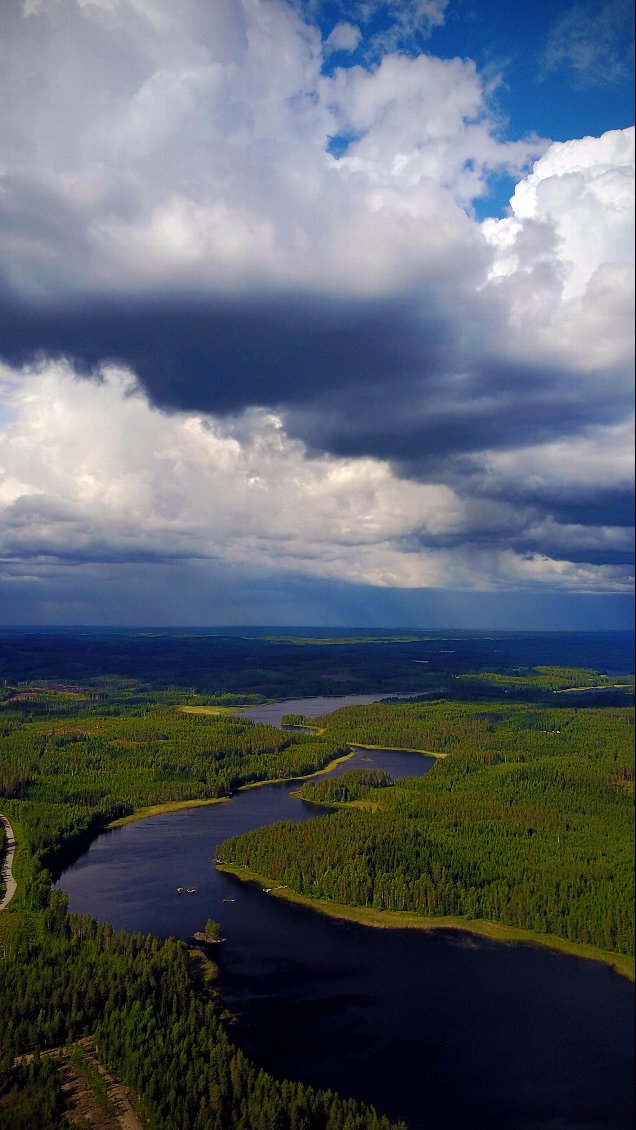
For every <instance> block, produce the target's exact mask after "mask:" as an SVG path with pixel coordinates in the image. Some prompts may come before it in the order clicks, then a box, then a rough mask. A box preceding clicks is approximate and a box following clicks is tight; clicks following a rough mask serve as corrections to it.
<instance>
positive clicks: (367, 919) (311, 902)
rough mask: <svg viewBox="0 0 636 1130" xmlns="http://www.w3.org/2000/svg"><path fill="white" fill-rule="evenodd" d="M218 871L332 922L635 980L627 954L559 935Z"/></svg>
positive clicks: (221, 866)
mask: <svg viewBox="0 0 636 1130" xmlns="http://www.w3.org/2000/svg"><path fill="white" fill-rule="evenodd" d="M216 868H217V870H218V871H222V872H225V873H226V874H228V875H234V876H236V878H237V879H241V880H242V881H245V882H248V883H256V884H257V885H258V886H259V887H261V889H263V890H267V893H268V895H269V896H270V897H274V898H280V899H284V900H285V901H286V902H292V903H297V904H299V905H301V906H306V907H308V908H309V909H311V910H315V911H317V912H318V913H319V914H324V915H326V916H327V917H328V918H339V919H342V920H344V921H346V922H355V923H357V924H358V925H361V926H373V927H375V928H379V929H384V930H387V929H388V930H395V929H401V930H405V929H406V930H422V931H430V930H460V931H462V932H463V933H467V934H476V935H479V936H481V937H484V938H489V939H490V940H491V941H494V942H500V943H504V944H516V945H530V946H542V947H544V948H546V949H551V950H557V951H558V952H560V953H563V954H567V955H568V956H569V957H579V958H583V959H585V960H588V961H597V962H601V963H602V964H603V965H608V966H609V967H610V968H611V969H613V970H614V971H615V972H616V973H618V974H620V975H621V976H622V977H626V978H627V979H628V980H629V981H634V980H635V970H634V958H633V957H630V956H628V955H627V954H620V953H612V952H611V951H610V950H601V949H597V947H596V946H590V945H585V944H584V943H582V942H572V941H569V939H567V938H560V937H558V935H556V934H541V933H539V932H538V931H535V930H524V929H522V928H521V927H519V926H506V925H505V924H503V923H499V922H490V921H486V920H485V919H482V918H459V917H451V916H447V917H430V918H424V917H423V916H422V915H419V914H414V913H412V912H411V911H407V910H377V909H375V908H374V907H366V906H346V905H344V904H343V903H335V902H330V901H329V900H328V899H314V898H309V897H308V896H307V895H300V894H298V893H297V892H296V891H293V890H291V889H290V888H289V887H287V886H281V885H280V884H279V881H278V879H272V878H270V877H268V876H266V875H259V874H258V872H256V871H251V870H250V868H249V867H243V866H242V865H240V864H233V863H217V864H216Z"/></svg>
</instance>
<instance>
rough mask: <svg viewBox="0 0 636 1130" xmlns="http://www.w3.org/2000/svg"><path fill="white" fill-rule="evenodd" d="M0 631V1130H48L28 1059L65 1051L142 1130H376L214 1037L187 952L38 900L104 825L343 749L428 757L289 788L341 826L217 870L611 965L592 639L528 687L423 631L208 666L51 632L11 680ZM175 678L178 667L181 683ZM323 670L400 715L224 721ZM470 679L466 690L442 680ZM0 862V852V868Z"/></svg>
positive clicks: (203, 988) (610, 771)
mask: <svg viewBox="0 0 636 1130" xmlns="http://www.w3.org/2000/svg"><path fill="white" fill-rule="evenodd" d="M10 635H11V634H10V633H7V634H6V635H5V638H4V641H3V644H2V647H0V658H1V660H2V663H3V668H2V670H3V678H4V686H3V687H2V689H1V690H0V812H2V813H3V814H4V815H5V816H6V817H8V819H9V820H10V821H11V824H12V827H13V830H14V833H15V836H16V840H17V845H18V850H17V854H16V857H15V862H14V875H15V878H16V879H17V883H18V890H17V894H16V896H15V898H14V899H13V901H12V902H11V904H10V906H9V907H7V908H6V909H5V910H2V911H0V955H2V958H3V960H2V962H1V963H0V1002H1V1003H0V1125H2V1126H3V1127H6V1128H7V1130H31V1128H32V1127H35V1126H37V1127H38V1130H59V1128H61V1127H63V1126H67V1125H68V1124H67V1122H66V1120H65V1116H64V1100H63V1095H62V1091H61V1083H62V1080H61V1075H60V1070H59V1069H58V1067H57V1066H56V1064H55V1062H54V1061H53V1060H52V1059H51V1058H49V1056H48V1055H47V1054H46V1053H47V1049H51V1048H56V1047H58V1046H60V1045H67V1044H70V1043H72V1042H73V1041H76V1040H78V1039H80V1038H83V1037H87V1036H90V1037H92V1038H93V1040H94V1042H95V1049H96V1053H97V1054H98V1056H99V1059H100V1062H102V1063H103V1064H104V1066H105V1067H107V1068H108V1070H109V1071H111V1072H112V1073H113V1074H114V1075H115V1076H116V1077H117V1078H119V1079H121V1080H122V1081H123V1082H124V1083H125V1084H126V1085H128V1086H129V1087H131V1088H132V1090H133V1092H134V1094H135V1095H136V1096H137V1100H138V1104H139V1111H140V1116H141V1117H142V1118H143V1120H144V1124H145V1125H148V1126H150V1127H151V1128H152V1127H154V1128H156V1130H164V1128H165V1130H199V1128H200V1130H229V1128H234V1127H236V1128H238V1130H270V1127H274V1128H280V1130H323V1128H324V1130H336V1128H338V1130H390V1123H389V1121H388V1120H387V1119H386V1118H384V1117H383V1116H382V1115H381V1114H376V1112H375V1111H373V1110H371V1109H370V1108H369V1107H366V1106H364V1104H362V1103H359V1102H356V1101H354V1100H349V1099H347V1100H345V1099H341V1098H339V1097H338V1096H337V1095H335V1094H333V1093H331V1092H329V1091H316V1090H312V1089H311V1088H309V1087H305V1086H303V1085H301V1084H299V1083H294V1082H289V1081H288V1082H281V1081H279V1080H276V1079H274V1078H272V1077H271V1076H270V1075H269V1074H268V1073H267V1072H265V1071H263V1070H262V1069H260V1068H259V1066H258V1065H257V1064H254V1063H253V1062H252V1061H251V1060H250V1059H249V1057H247V1056H246V1055H245V1054H244V1053H243V1052H242V1051H241V1049H240V1048H239V1047H238V1046H237V1045H236V1044H235V1042H234V1041H233V1039H232V1037H231V1036H230V1035H229V1034H228V1029H227V1025H226V1022H225V1020H224V1009H223V1005H222V1002H221V1001H220V999H219V997H218V996H217V994H216V992H215V990H214V970H213V966H212V964H211V962H210V961H209V958H203V957H202V955H201V952H200V951H195V950H193V949H191V948H190V947H189V946H188V945H186V944H185V943H183V942H180V941H177V940H175V939H168V940H166V941H162V940H159V939H157V938H153V937H150V936H146V935H141V934H125V933H123V932H119V933H116V932H115V931H113V929H112V928H111V927H110V926H109V925H108V924H107V923H97V922H95V921H93V920H92V919H90V918H87V917H85V916H80V915H75V914H71V913H69V911H68V906H67V902H66V898H65V896H64V895H63V894H62V892H60V891H59V890H57V889H52V886H51V881H52V877H53V876H55V875H57V874H58V873H59V871H60V870H61V869H62V868H63V867H64V866H65V865H66V864H67V863H68V862H69V861H70V860H71V859H72V858H73V857H74V855H75V854H77V852H78V851H79V850H80V849H81V848H82V847H83V846H85V845H86V843H87V842H88V840H90V839H91V838H92V837H94V836H95V835H97V834H98V833H99V832H100V831H101V830H102V829H103V828H104V827H106V826H107V824H108V823H109V822H110V821H112V820H114V819H118V818H124V817H128V816H131V815H133V814H134V813H136V812H139V810H143V809H145V808H146V807H148V806H154V805H162V804H163V805H168V804H183V803H187V802H196V803H213V802H215V801H218V800H222V799H224V798H226V797H228V796H229V795H230V794H231V793H232V792H233V791H234V790H235V789H236V788H238V787H241V786H244V785H249V784H252V783H255V782H258V781H262V780H270V779H283V778H284V779H290V778H292V779H293V778H305V777H308V776H309V775H310V774H311V773H312V772H315V771H316V770H319V769H320V768H322V767H323V766H325V765H327V764H328V763H329V762H331V761H332V760H333V759H335V758H337V757H339V756H340V755H341V754H342V753H343V751H345V750H346V749H347V748H348V746H349V744H350V743H359V744H363V745H387V746H392V747H400V748H410V749H417V750H429V751H431V752H434V753H435V754H436V755H437V756H438V758H439V760H438V761H437V763H436V765H435V768H434V770H433V771H431V772H430V773H428V774H427V775H426V777H424V778H421V779H409V780H402V781H399V782H397V783H394V782H393V781H392V779H391V778H390V777H389V775H388V774H385V773H379V772H377V771H375V770H372V769H368V770H357V771H352V772H345V773H344V774H343V775H342V776H340V777H339V778H337V779H333V780H330V779H329V778H321V777H317V778H315V779H314V780H307V781H306V782H305V783H301V784H300V795H301V796H302V797H303V798H304V799H307V800H311V801H312V803H315V804H323V805H327V806H334V807H336V806H341V807H337V810H336V811H333V812H332V813H331V814H329V815H327V816H325V817H324V818H323V819H321V820H314V821H308V822H306V823H303V824H298V825H287V824H281V825H272V826H269V827H267V828H263V829H259V830H257V831H255V832H253V833H249V834H248V835H247V836H244V837H241V838H240V839H238V840H233V841H226V843H225V845H223V848H222V849H221V850H222V855H223V858H224V860H229V861H235V862H237V863H242V864H246V865H247V866H249V867H250V868H252V869H253V870H254V871H256V872H259V873H262V874H264V875H267V876H271V877H272V878H277V879H279V880H280V881H281V882H283V883H286V884H288V885H289V886H290V887H292V888H293V889H295V890H297V891H298V892H299V893H302V894H305V895H308V896H310V897H321V898H327V899H330V900H333V901H335V902H338V903H343V904H349V905H362V906H371V907H374V908H376V909H377V910H378V911H382V910H383V909H387V910H388V909H397V910H411V911H415V912H417V913H418V914H421V915H422V916H423V917H426V916H433V917H434V916H435V915H448V914H453V915H461V916H465V917H469V918H479V917H486V918H489V919H492V920H501V921H506V922H509V923H512V924H517V925H522V926H528V927H530V928H532V929H534V930H536V931H539V932H550V933H556V934H559V935H561V936H563V937H565V938H569V939H574V940H584V941H588V942H590V943H592V944H593V945H595V946H598V947H600V948H602V949H609V950H613V951H615V952H618V953H631V952H633V896H632V886H631V884H632V879H633V848H632V845H633V811H632V802H633V781H634V768H633V710H632V709H631V707H630V706H629V705H626V704H628V703H629V702H630V698H629V694H628V692H627V688H624V689H621V688H620V687H619V688H618V689H616V688H614V687H613V689H612V691H611V694H610V696H608V697H606V696H605V691H602V692H598V691H596V690H595V689H594V688H596V687H598V686H599V680H600V678H601V676H602V675H603V674H604V673H605V672H604V671H603V670H602V669H601V670H600V673H599V670H598V669H594V668H593V666H592V659H591V658H590V657H591V656H593V657H596V658H598V656H599V655H600V656H601V657H602V656H603V655H604V653H605V652H604V649H605V647H606V645H605V643H604V642H603V640H596V641H594V646H593V648H592V650H591V651H590V649H589V648H588V650H587V651H586V649H585V648H584V647H582V646H581V641H580V639H578V638H577V639H575V640H570V641H566V642H565V643H564V642H563V640H561V642H560V643H559V641H558V640H557V639H556V638H555V639H548V640H544V641H543V642H544V643H545V653H546V655H547V658H548V659H553V658H554V659H555V660H556V662H555V664H554V666H551V665H550V664H548V663H546V664H541V667H540V668H539V667H537V666H535V665H534V664H533V663H532V662H531V660H532V659H535V658H538V659H540V658H541V655H540V653H539V652H540V649H539V647H538V643H537V641H536V640H531V641H530V644H528V645H527V646H526V644H524V643H523V641H520V640H519V639H517V638H514V639H512V638H511V639H509V640H507V641H506V640H503V639H500V638H495V639H494V643H495V644H496V645H497V646H496V647H494V646H492V644H493V640H490V641H489V640H483V639H481V638H479V639H466V640H463V641H459V642H458V641H457V640H453V641H452V642H451V641H449V639H448V638H441V639H440V638H435V637H433V636H428V637H425V636H424V635H422V634H421V635H420V636H418V637H417V638H416V639H415V640H412V639H410V638H402V637H400V638H398V637H395V636H390V637H385V638H380V639H373V640H368V639H363V638H362V637H360V638H353V639H351V638H349V637H346V638H340V637H337V636H334V637H333V638H329V639H327V640H323V641H316V640H315V639H313V638H312V637H311V636H309V635H305V636H302V637H300V636H299V637H297V638H292V637H281V638H278V637H276V639H275V640H274V641H271V640H267V639H265V638H264V637H263V636H261V637H258V638H257V639H256V640H251V639H250V640H247V641H246V640H245V639H243V638H238V637H231V636H228V637H227V638H226V637H223V640H224V641H225V642H223V643H222V644H221V645H219V644H218V637H217V636H216V635H205V636H204V637H202V636H197V635H196V634H194V635H192V636H190V635H186V637H185V640H182V639H181V638H180V637H179V636H176V635H175V636H174V637H171V638H170V639H169V640H168V642H167V643H166V642H165V640H164V639H163V637H161V636H157V635H155V634H150V635H148V636H147V637H144V636H142V635H141V634H132V635H131V634H126V633H117V632H113V633H101V634H99V633H97V634H96V635H94V634H91V633H90V632H89V633H87V634H77V635H75V636H72V637H69V638H67V640H66V650H65V651H64V634H63V633H61V634H55V633H53V634H51V635H50V636H47V634H46V633H43V634H42V636H38V635H37V634H34V635H33V636H30V635H29V634H23V635H21V636H19V638H18V637H17V638H16V646H15V649H14V651H13V655H14V660H15V664H14V667H13V668H12V667H11V663H10V658H11V654H12V652H11V648H10V642H11V641H10V638H9V637H10ZM133 636H134V638H133ZM131 640H133V642H132V645H131ZM526 643H527V641H526ZM226 644H227V646H226ZM40 645H42V646H41V647H40ZM129 645H130V646H129ZM463 647H465V649H466V652H467V653H468V657H466V656H465V655H460V654H458V652H459V650H460V649H461V648H463ZM524 647H525V651H524ZM217 648H219V650H220V652H221V655H222V656H223V657H224V659H225V660H227V668H226V669H224V673H223V675H220V674H219V672H220V671H221V667H220V666H215V663H216V659H215V656H214V654H213V653H214V652H215V651H216V649H217ZM449 648H450V649H451V654H450V655H448V654H446V653H447V652H448V650H449ZM594 648H596V652H594ZM127 649H128V650H127ZM278 649H280V651H279V650H278ZM502 651H503V652H504V654H503V656H502V654H501V653H502ZM318 652H320V655H321V656H322V659H321V661H320V662H319V660H318V658H317V653H318ZM476 652H477V653H478V654H479V657H480V659H479V662H478V663H476V664H473V667H472V670H471V654H472V657H473V658H474V656H475V653H476ZM495 655H496V656H498V660H497V662H496V663H495V662H493V659H494V657H495ZM61 656H62V657H64V658H63V661H61V658H60V657H61ZM188 656H189V658H188ZM422 656H428V658H422ZM118 657H119V658H118ZM279 657H281V658H280V664H279ZM396 657H397V658H396ZM195 659H199V660H203V663H202V666H201V668H200V669H199V671H198V676H197V677H196V678H192V679H191V681H190V682H186V678H187V676H188V675H191V674H192V673H193V671H192V668H193V667H194V664H195ZM182 661H184V662H182ZM356 661H357V663H356ZM615 662H616V660H615ZM56 663H58V666H57V668H56V666H55V664H56ZM189 663H190V664H191V665H192V667H190V666H189V665H188V664H189ZM180 664H181V666H180ZM608 666H609V664H608ZM429 667H431V668H434V670H432V671H431V670H429ZM345 671H349V672H350V684H343V683H342V682H338V683H337V686H336V689H337V693H342V690H343V687H344V689H348V688H349V685H350V686H351V687H352V688H353V690H354V691H360V690H361V689H365V690H370V689H371V688H372V687H373V684H374V682H375V688H374V689H375V690H377V689H380V690H381V689H383V688H386V689H387V692H388V693H389V692H390V693H392V694H395V693H396V692H399V691H405V690H406V691H411V692H420V694H421V695H422V696H423V697H421V698H420V699H419V700H418V698H415V699H413V700H412V701H411V702H408V703H405V702H404V701H393V702H389V701H385V702H384V703H376V704H373V705H371V706H365V707H348V708H345V709H343V710H338V711H336V712H334V713H332V714H331V715H330V716H328V717H326V718H324V717H322V718H318V719H305V718H303V717H302V716H300V715H298V714H294V715H290V716H289V717H288V718H287V719H286V724H287V725H288V726H290V727H292V728H289V729H285V730H281V729H278V728H277V727H274V726H269V725H261V724H256V723H253V722H250V721H249V720H248V719H247V718H246V717H243V716H241V713H240V711H241V707H242V706H243V705H249V704H253V703H254V702H260V701H262V700H263V698H267V697H273V695H272V693H271V692H272V687H273V686H274V684H275V683H276V678H275V676H276V673H277V672H278V674H279V675H281V679H280V682H279V685H280V686H282V685H284V686H286V687H293V688H294V691H293V692H292V693H308V688H310V687H317V688H318V689H317V691H316V693H324V690H325V687H326V685H327V684H328V681H329V679H330V678H331V677H332V676H333V674H334V672H335V673H336V674H339V675H344V674H345ZM202 672H204V674H202ZM210 672H213V677H212V675H210ZM259 672H260V675H261V677H262V682H260V683H259V680H258V675H259ZM414 672H415V675H414ZM471 674H472V675H473V676H475V677H477V681H476V682H475V681H473V679H470V678H463V677H462V676H464V675H471ZM230 677H232V678H233V680H234V681H233V682H230ZM346 677H347V678H349V676H346ZM607 677H608V679H609V678H611V681H612V684H614V682H615V681H616V677H614V676H607ZM376 680H377V681H376ZM600 685H603V684H602V683H601V684H600ZM444 687H447V688H448V689H447V690H444V689H443V688H444ZM451 688H452V689H451ZM332 689H333V685H332ZM614 695H616V696H617V699H616V701H614V698H613V697H612V696H614ZM203 710H206V711H207V710H210V711H215V713H203V712H201V711H203ZM304 723H309V725H310V726H311V727H312V732H309V733H305V732H302V729H300V728H299V727H301V726H302V725H303V724H304ZM294 727H295V728H294ZM348 806H351V807H348ZM3 844H4V835H3V833H1V831H0V854H1V853H2V850H3ZM202 925H203V923H202ZM25 1055H27V1056H29V1057H30V1058H29V1059H28V1060H22V1059H20V1057H23V1056H25Z"/></svg>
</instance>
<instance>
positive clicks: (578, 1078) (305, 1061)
mask: <svg viewBox="0 0 636 1130" xmlns="http://www.w3.org/2000/svg"><path fill="white" fill-rule="evenodd" d="M288 708H289V707H288ZM363 758H364V760H363ZM369 758H370V759H371V763H372V764H373V765H375V766H376V767H378V768H386V769H387V770H388V771H389V772H391V773H392V774H393V775H394V776H395V777H398V776H407V775H410V776H413V775H415V774H416V773H419V772H425V771H426V770H427V769H428V768H429V767H430V765H431V764H432V763H431V760H430V759H428V758H423V757H418V756H417V755H414V754H410V753H400V752H395V751H384V750H383V751H378V750H374V751H364V752H362V753H358V754H356V756H355V758H354V759H353V760H352V761H349V762H346V763H344V764H343V765H341V766H339V767H338V769H337V770H336V772H338V773H342V772H345V771H347V770H348V769H350V768H352V767H353V766H354V765H362V764H368V761H367V759H369ZM293 787H294V786H291V785H268V786H263V787H261V788H255V789H249V790H245V791H243V792H241V793H239V794H237V795H236V796H235V797H234V798H233V799H232V800H231V801H230V802H227V803H224V804H218V805H213V806H210V807H204V808H197V809H190V810H182V811H180V812H173V813H167V814H165V815H163V816H161V817H156V818H152V819H149V820H144V821H140V822H138V823H136V824H129V825H127V826H125V827H123V828H120V829H116V830H113V831H111V832H108V833H106V834H104V835H103V836H100V837H99V839H97V840H96V841H95V842H94V843H93V844H92V845H91V847H90V849H89V850H88V852H87V853H86V854H85V855H84V856H83V857H82V858H81V859H79V860H78V861H77V862H76V863H75V864H74V865H73V866H72V867H71V868H69V870H68V871H67V872H66V873H65V874H64V876H63V877H62V880H61V883H60V885H61V886H62V887H63V888H64V889H65V890H67V891H68V892H69V895H70V901H71V907H72V909H73V910H78V911H82V912H85V913H89V914H93V915H95V916H96V917H98V918H100V919H106V920H108V921H110V922H112V923H113V925H114V926H115V927H116V928H117V929H122V928H123V929H127V930H142V931H148V932H151V933H155V934H158V935H161V936H166V935H168V934H173V935H177V936H179V937H184V938H185V937H188V936H189V935H191V934H192V933H193V932H194V931H195V930H197V929H200V928H201V927H202V926H203V924H204V922H205V920H206V918H207V917H209V916H211V917H213V918H215V919H216V920H217V921H219V922H220V923H221V926H222V932H223V934H224V936H225V938H226V941H225V942H224V943H223V944H222V945H221V946H219V947H217V950H216V951H215V958H217V960H218V961H219V964H220V967H221V982H220V987H221V991H222V994H223V996H224V999H225V1001H226V1002H227V1004H228V1006H229V1008H230V1009H231V1010H232V1011H233V1012H234V1013H235V1014H236V1023H235V1027H234V1032H235V1037H236V1039H237V1040H238V1042H239V1043H240V1044H241V1045H242V1046H243V1047H244V1048H245V1049H246V1050H247V1051H248V1052H249V1053H250V1054H251V1055H252V1056H253V1057H254V1059H255V1060H256V1061H257V1062H259V1063H261V1064H262V1065H263V1066H265V1067H267V1068H268V1069H269V1070H271V1071H272V1072H273V1073H274V1074H276V1075H279V1076H283V1077H286V1078H296V1079H302V1080H303V1081H305V1082H307V1083H311V1084H313V1085H315V1086H321V1087H330V1088H332V1089H335V1090H338V1091H339V1092H340V1093H342V1094H344V1095H354V1096H356V1097H358V1098H364V1099H367V1100H368V1101H370V1102H372V1103H374V1105H376V1107H378V1109H380V1110H382V1111H385V1112H386V1113H388V1114H390V1115H392V1116H393V1117H395V1118H398V1117H401V1118H404V1119H405V1120H406V1121H407V1123H408V1125H409V1127H410V1128H411V1130H627V1127H630V1130H631V1126H632V1125H633V1115H634V1104H633V1087H632V1081H633V1068H632V1063H633V1054H634V1029H633V996H634V994H633V986H632V985H631V984H630V983H629V982H627V981H626V980H625V979H623V978H620V977H618V976H617V975H616V974H614V973H612V972H611V970H608V969H607V968H605V967H604V966H601V965H597V964H596V963H593V962H585V961H580V960H576V959H573V958H568V957H564V956H562V955H559V954H554V953H551V952H550V951H548V950H543V949H539V948H533V947H528V946H502V945H495V944H494V943H489V942H487V941H485V940H483V939H479V938H476V937H472V936H470V935H467V934H461V933H458V932H452V931H444V932H433V933H431V934H426V933H422V932H419V931H409V930H386V931H385V930H377V929H369V928H365V927H363V926H356V925H353V924H349V923H344V922H338V921H335V920H332V919H327V918H323V917H322V916H320V915H319V914H317V913H315V912H313V911H311V910H309V909H306V908H302V907H295V906H293V905H291V904H286V903H284V902H282V901H281V900H279V899H276V898H273V897H272V896H271V895H268V894H265V893H264V892H263V891H262V890H261V889H260V888H258V887H256V886H253V885H250V884H246V883H241V882H240V880H238V879H235V878H234V877H232V876H226V875H222V874H220V873H218V872H217V871H216V870H215V868H214V865H213V859H214V856H215V853H216V845H217V844H218V843H220V842H221V841H222V840H223V839H225V838H226V837H227V836H230V835H237V834H240V833H242V832H244V831H246V830H247V829H248V828H252V827H255V826H257V825H259V824H264V823H266V822H270V821H272V820H279V819H286V820H304V819H308V818H314V817H316V816H318V815H320V813H321V810H319V809H315V808H312V807H311V806H309V805H305V804H303V803H302V802H301V801H298V800H297V799H295V798H292V797H290V796H289V791H290V789H291V788H293ZM177 886H185V887H188V886H190V887H196V892H195V893H194V894H192V895H188V894H183V895H181V896H179V895H177V893H176V888H177ZM228 899H230V900H234V901H224V900H228ZM228 1130H231V1128H228Z"/></svg>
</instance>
